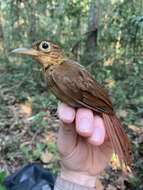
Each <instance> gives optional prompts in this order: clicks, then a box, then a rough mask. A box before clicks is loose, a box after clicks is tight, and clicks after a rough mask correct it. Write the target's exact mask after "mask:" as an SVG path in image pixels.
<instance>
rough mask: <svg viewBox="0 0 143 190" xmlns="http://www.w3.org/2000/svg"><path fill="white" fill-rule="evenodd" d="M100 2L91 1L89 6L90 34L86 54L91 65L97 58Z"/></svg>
mask: <svg viewBox="0 0 143 190" xmlns="http://www.w3.org/2000/svg"><path fill="white" fill-rule="evenodd" d="M99 8H100V7H99V0H97V1H95V0H91V2H90V5H89V16H88V32H87V38H86V43H85V46H86V47H85V53H84V55H85V56H86V59H85V60H87V61H86V62H87V63H88V64H89V63H90V64H93V63H95V61H96V58H97V34H98V22H99Z"/></svg>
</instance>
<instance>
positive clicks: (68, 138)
mask: <svg viewBox="0 0 143 190" xmlns="http://www.w3.org/2000/svg"><path fill="white" fill-rule="evenodd" d="M58 116H59V119H60V120H61V122H60V128H59V133H58V141H57V145H58V149H59V152H60V153H61V154H62V155H63V156H66V155H68V154H70V153H71V152H72V150H73V149H74V147H75V146H76V139H77V133H76V130H75V124H74V122H73V121H74V119H75V110H74V109H73V108H71V107H69V106H68V105H66V104H64V103H60V104H59V105H58Z"/></svg>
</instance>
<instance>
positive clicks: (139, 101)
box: [0, 0, 143, 190]
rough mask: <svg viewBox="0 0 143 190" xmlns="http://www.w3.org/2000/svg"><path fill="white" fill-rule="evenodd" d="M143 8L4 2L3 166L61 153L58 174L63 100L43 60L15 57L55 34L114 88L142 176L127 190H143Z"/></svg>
mask: <svg viewBox="0 0 143 190" xmlns="http://www.w3.org/2000/svg"><path fill="white" fill-rule="evenodd" d="M142 10H143V1H142V0H138V1H135V0H99V1H95V0H90V1H88V0H83V1H80V0H71V1H68V0H27V1H24V0H5V1H0V144H1V146H0V155H1V156H0V157H1V158H0V168H1V169H2V170H6V172H11V171H13V170H14V169H15V168H16V167H18V166H20V164H24V163H27V162H29V161H33V160H35V161H37V160H41V157H42V154H43V152H45V151H46V150H47V149H48V151H49V153H48V156H49V157H50V156H51V155H52V154H54V156H55V155H56V156H55V158H52V156H51V157H50V162H49V160H48V166H49V167H51V168H52V169H53V171H54V172H55V173H56V172H57V170H58V169H57V162H58V155H57V153H56V145H55V144H54V142H53V141H51V139H53V137H51V134H52V133H54V132H55V131H56V130H57V127H55V129H54V128H53V127H52V128H51V126H53V125H54V124H53V123H54V121H55V120H56V116H55V110H56V106H57V100H56V98H55V97H54V96H53V95H51V94H50V93H49V92H48V90H47V89H46V87H45V83H44V78H43V75H42V73H41V68H40V67H39V66H38V64H36V63H35V61H33V60H32V59H31V58H28V57H24V58H21V57H15V56H12V55H11V54H9V53H10V51H11V50H12V49H14V48H16V47H27V46H30V45H31V43H32V42H33V41H35V40H39V39H52V40H53V41H54V42H57V43H58V44H60V45H61V47H62V48H63V49H64V51H65V54H66V55H68V56H70V57H73V58H74V59H77V60H78V61H80V62H81V64H83V65H84V66H85V67H87V69H89V71H91V72H92V74H93V75H94V76H95V78H96V80H97V81H98V82H100V83H101V84H103V85H105V86H106V87H107V89H109V93H110V94H111V96H112V100H113V103H114V105H115V108H116V109H117V112H118V114H119V116H120V117H121V118H122V120H123V122H124V124H125V126H126V130H127V131H128V134H129V136H130V137H131V139H132V144H133V152H134V153H133V154H134V170H135V174H134V176H133V177H132V178H130V179H129V181H128V185H126V189H130V190H131V189H137V188H138V189H139V188H140V189H141V188H143V183H142V181H143V160H142V156H143V129H142V126H143V11H142ZM48 111H49V112H50V113H51V114H52V115H53V116H52V119H49V118H51V116H49V115H48V113H49V112H48ZM47 112H48V113H47ZM47 115H48V116H47ZM49 120H50V121H49ZM27 126H28V127H27ZM47 126H48V127H47ZM43 133H46V134H48V136H50V137H49V138H48V143H47V144H46V143H45V142H42V138H43V136H42V135H43ZM23 134H24V135H23ZM35 134H36V135H35ZM141 134H142V136H141ZM34 135H35V136H34ZM33 136H34V138H33ZM40 136H41V138H40ZM31 139H32V140H31ZM49 139H50V140H49ZM37 140H38V141H37ZM27 142H28V143H27ZM37 142H38V143H37ZM46 154H47V153H46ZM16 160H17V161H16ZM42 161H43V160H42ZM0 176H1V173H0ZM127 187H129V188H127Z"/></svg>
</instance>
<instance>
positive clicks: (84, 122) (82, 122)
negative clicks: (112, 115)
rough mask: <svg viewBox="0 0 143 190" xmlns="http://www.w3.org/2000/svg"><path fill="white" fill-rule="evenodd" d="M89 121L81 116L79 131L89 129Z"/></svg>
mask: <svg viewBox="0 0 143 190" xmlns="http://www.w3.org/2000/svg"><path fill="white" fill-rule="evenodd" d="M90 125H91V123H90V122H89V119H87V118H82V119H81V120H80V123H79V128H80V130H81V131H83V132H85V131H89V129H90Z"/></svg>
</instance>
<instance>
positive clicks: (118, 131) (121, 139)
mask: <svg viewBox="0 0 143 190" xmlns="http://www.w3.org/2000/svg"><path fill="white" fill-rule="evenodd" d="M102 116H103V120H104V125H105V128H106V133H107V136H108V137H109V139H110V141H111V144H112V146H113V149H114V152H115V155H117V156H118V158H119V161H120V164H121V167H122V164H124V165H125V167H128V166H129V167H130V166H131V145H130V142H129V139H128V136H127V135H126V133H125V131H124V130H123V126H122V124H121V122H120V121H119V119H118V118H117V116H116V115H108V114H106V113H103V114H102Z"/></svg>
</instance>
